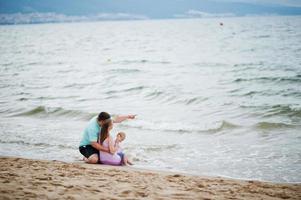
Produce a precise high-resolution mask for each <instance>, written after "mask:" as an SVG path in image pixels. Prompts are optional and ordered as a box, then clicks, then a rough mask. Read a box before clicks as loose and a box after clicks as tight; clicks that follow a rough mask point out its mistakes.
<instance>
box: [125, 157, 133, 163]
mask: <svg viewBox="0 0 301 200" xmlns="http://www.w3.org/2000/svg"><path fill="white" fill-rule="evenodd" d="M124 163H125V164H126V165H133V163H132V162H131V161H129V159H128V157H127V156H124Z"/></svg>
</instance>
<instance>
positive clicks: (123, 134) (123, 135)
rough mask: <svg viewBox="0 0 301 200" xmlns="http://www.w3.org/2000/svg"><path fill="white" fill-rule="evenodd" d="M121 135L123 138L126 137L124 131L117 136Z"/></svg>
mask: <svg viewBox="0 0 301 200" xmlns="http://www.w3.org/2000/svg"><path fill="white" fill-rule="evenodd" d="M118 135H120V137H121V138H123V139H125V137H126V135H125V133H124V132H119V133H118V134H117V136H118Z"/></svg>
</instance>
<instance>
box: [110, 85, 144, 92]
mask: <svg viewBox="0 0 301 200" xmlns="http://www.w3.org/2000/svg"><path fill="white" fill-rule="evenodd" d="M143 89H145V87H144V86H137V87H130V88H125V89H121V90H109V91H106V92H105V94H116V93H123V92H133V91H141V90H143Z"/></svg>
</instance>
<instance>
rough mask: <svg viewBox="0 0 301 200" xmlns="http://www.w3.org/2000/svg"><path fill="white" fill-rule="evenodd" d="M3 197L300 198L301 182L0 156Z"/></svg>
mask: <svg viewBox="0 0 301 200" xmlns="http://www.w3.org/2000/svg"><path fill="white" fill-rule="evenodd" d="M0 162H1V179H0V199H299V200H300V199H301V184H276V183H266V182H259V181H242V180H233V179H226V178H219V177H216V178H210V177H200V176H191V175H185V174H178V173H167V172H157V171H149V170H139V169H135V168H129V167H113V166H103V165H88V164H84V163H64V162H58V161H41V160H31V159H22V158H7V157H0Z"/></svg>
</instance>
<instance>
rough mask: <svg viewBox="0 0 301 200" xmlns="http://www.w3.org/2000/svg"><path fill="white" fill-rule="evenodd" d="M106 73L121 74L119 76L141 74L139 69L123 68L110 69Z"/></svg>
mask: <svg viewBox="0 0 301 200" xmlns="http://www.w3.org/2000/svg"><path fill="white" fill-rule="evenodd" d="M108 72H111V73H118V74H119V73H121V74H125V73H129V74H131V73H139V72H141V70H139V69H125V68H118V69H110V70H108Z"/></svg>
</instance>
